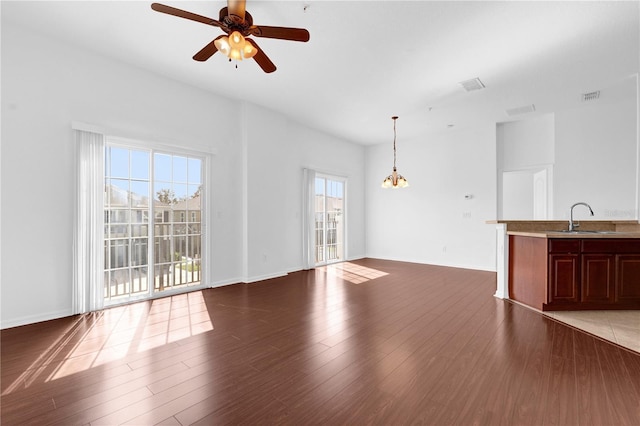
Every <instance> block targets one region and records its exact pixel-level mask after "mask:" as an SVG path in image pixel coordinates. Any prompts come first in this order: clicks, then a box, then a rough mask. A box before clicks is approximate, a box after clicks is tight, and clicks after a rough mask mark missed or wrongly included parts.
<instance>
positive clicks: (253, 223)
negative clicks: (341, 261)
mask: <svg viewBox="0 0 640 426" xmlns="http://www.w3.org/2000/svg"><path fill="white" fill-rule="evenodd" d="M245 111H246V119H247V120H248V122H249V123H251V126H248V127H247V144H248V149H247V154H248V157H247V167H246V172H247V179H246V183H247V189H246V200H247V204H248V205H247V210H246V211H247V213H248V218H247V220H248V221H247V232H246V235H247V237H248V238H247V240H246V241H245V247H246V252H247V257H246V259H247V260H248V262H247V266H248V268H247V270H246V271H245V281H248V282H252V281H257V280H259V279H264V278H268V277H272V276H276V275H282V274H285V273H287V272H290V271H292V270H299V269H300V266H301V265H302V263H303V262H302V217H301V214H302V204H303V202H302V173H303V172H302V170H303V168H312V169H314V170H317V171H320V172H325V173H331V174H335V175H339V176H344V177H346V178H347V188H348V194H347V203H348V204H347V209H346V214H347V227H348V241H347V243H348V244H349V245H348V247H347V256H348V258H349V259H354V258H360V257H363V256H364V252H365V248H364V197H363V195H362V194H363V175H364V148H363V147H362V146H359V145H355V144H349V143H345V142H342V141H340V140H338V139H336V138H333V137H330V136H327V135H325V134H322V133H320V132H317V131H314V130H311V129H309V128H306V127H304V126H301V125H299V124H297V123H295V122H291V121H290V120H288V119H286V118H285V117H283V116H282V115H279V114H276V113H274V112H272V111H269V110H267V109H264V108H261V107H258V106H255V105H247V107H246V110H245Z"/></svg>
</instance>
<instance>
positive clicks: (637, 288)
mask: <svg viewBox="0 0 640 426" xmlns="http://www.w3.org/2000/svg"><path fill="white" fill-rule="evenodd" d="M616 265H617V270H616V290H617V291H616V293H617V294H616V296H617V297H616V299H617V301H620V302H640V255H639V254H619V255H617V256H616Z"/></svg>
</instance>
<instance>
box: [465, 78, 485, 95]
mask: <svg viewBox="0 0 640 426" xmlns="http://www.w3.org/2000/svg"><path fill="white" fill-rule="evenodd" d="M460 85H461V86H462V87H463V88H464V90H466V91H467V92H471V91H473V90H480V89H484V87H485V86H484V83H482V82H481V81H480V79H479V78H473V79H471V80H465V81H461V82H460Z"/></svg>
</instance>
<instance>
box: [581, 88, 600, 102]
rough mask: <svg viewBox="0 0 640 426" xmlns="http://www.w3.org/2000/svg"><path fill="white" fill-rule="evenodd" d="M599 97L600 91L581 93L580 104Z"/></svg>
mask: <svg viewBox="0 0 640 426" xmlns="http://www.w3.org/2000/svg"><path fill="white" fill-rule="evenodd" d="M599 97H600V91H599V90H596V91H595V92H589V93H583V94H582V102H588V101H595V100H596V99H598V98H599Z"/></svg>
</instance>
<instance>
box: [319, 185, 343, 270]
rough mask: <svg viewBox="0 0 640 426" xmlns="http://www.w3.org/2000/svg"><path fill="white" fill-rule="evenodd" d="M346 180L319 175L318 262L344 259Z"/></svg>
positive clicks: (324, 262)
mask: <svg viewBox="0 0 640 426" xmlns="http://www.w3.org/2000/svg"><path fill="white" fill-rule="evenodd" d="M344 187H345V182H344V181H343V180H339V179H338V178H331V177H328V176H317V177H316V182H315V188H316V189H315V224H316V226H315V229H316V232H315V237H316V250H315V252H316V259H315V260H316V264H317V265H319V264H326V263H333V262H340V261H342V260H344V229H345V223H344V206H345V196H344Z"/></svg>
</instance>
